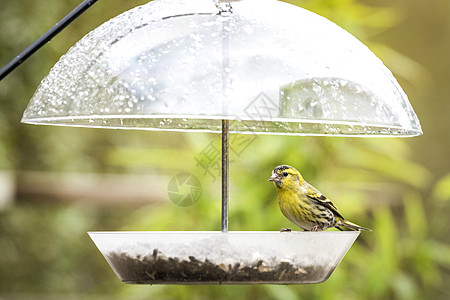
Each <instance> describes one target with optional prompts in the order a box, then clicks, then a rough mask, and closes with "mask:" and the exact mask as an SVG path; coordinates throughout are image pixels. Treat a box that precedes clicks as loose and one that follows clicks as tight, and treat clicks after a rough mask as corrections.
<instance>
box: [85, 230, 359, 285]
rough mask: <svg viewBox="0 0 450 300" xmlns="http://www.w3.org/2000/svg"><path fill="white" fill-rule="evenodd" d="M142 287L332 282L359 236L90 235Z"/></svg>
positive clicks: (118, 272) (125, 276)
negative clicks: (330, 280)
mask: <svg viewBox="0 0 450 300" xmlns="http://www.w3.org/2000/svg"><path fill="white" fill-rule="evenodd" d="M89 235H90V237H91V238H92V240H93V241H94V243H95V244H96V246H97V247H98V249H99V250H100V251H101V253H102V254H103V256H104V257H105V258H106V260H107V261H108V263H109V264H110V266H111V268H112V269H113V270H114V272H115V273H116V275H117V277H119V279H120V280H122V281H123V282H126V283H136V284H158V283H165V284H249V283H255V284H256V283H258V284H298V283H319V282H323V281H325V280H327V279H328V277H329V276H330V275H331V273H332V272H333V271H334V269H335V268H336V267H337V265H338V264H339V262H340V261H341V259H342V258H343V257H344V255H345V253H347V251H348V249H349V248H350V246H351V245H352V244H353V242H354V241H355V239H356V238H357V237H358V235H359V231H344V232H336V231H329V232H281V233H280V232H267V231H266V232H258V231H252V232H243V231H233V232H228V233H222V232H219V231H217V232H214V231H199V232H192V231H189V232H183V231H180V232H155V231H153V232H90V233H89Z"/></svg>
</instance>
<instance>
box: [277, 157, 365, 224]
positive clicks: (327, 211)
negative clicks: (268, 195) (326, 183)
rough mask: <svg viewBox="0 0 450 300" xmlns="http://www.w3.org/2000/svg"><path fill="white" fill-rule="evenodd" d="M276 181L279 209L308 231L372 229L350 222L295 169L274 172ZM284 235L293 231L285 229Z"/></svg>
mask: <svg viewBox="0 0 450 300" xmlns="http://www.w3.org/2000/svg"><path fill="white" fill-rule="evenodd" d="M268 180H269V181H272V182H273V183H274V185H275V187H276V189H277V191H278V205H279V206H280V209H281V212H282V213H283V215H284V216H285V217H286V218H288V219H289V220H290V221H291V222H292V223H294V224H295V225H297V226H298V227H300V228H302V229H304V230H305V231H319V230H326V229H328V228H331V227H336V228H337V229H339V230H342V229H341V228H340V227H346V228H348V229H351V230H367V231H372V230H370V229H367V228H364V227H361V226H359V225H356V224H354V223H352V222H350V221H347V220H346V219H345V218H344V217H343V216H342V215H341V213H340V212H339V211H338V209H337V207H336V206H335V205H334V204H333V203H332V202H331V201H330V200H329V199H328V198H327V197H325V196H324V195H322V193H321V192H319V191H318V190H317V189H316V188H315V187H313V186H312V185H310V184H309V183H307V182H306V181H305V180H304V179H303V177H302V175H300V173H299V172H298V171H297V170H296V169H294V168H293V167H291V166H287V165H281V166H278V167H276V168H275V169H273V171H272V176H271V177H270V178H269V179H268ZM281 231H290V229H289V228H288V229H282V230H281Z"/></svg>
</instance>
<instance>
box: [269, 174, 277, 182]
mask: <svg viewBox="0 0 450 300" xmlns="http://www.w3.org/2000/svg"><path fill="white" fill-rule="evenodd" d="M267 181H277V175H272V176H270V177H269V179H267Z"/></svg>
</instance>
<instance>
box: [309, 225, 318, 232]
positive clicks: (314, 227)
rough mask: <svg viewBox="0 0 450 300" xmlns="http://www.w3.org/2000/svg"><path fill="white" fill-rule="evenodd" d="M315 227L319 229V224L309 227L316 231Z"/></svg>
mask: <svg viewBox="0 0 450 300" xmlns="http://www.w3.org/2000/svg"><path fill="white" fill-rule="evenodd" d="M317 229H319V225H314V226H313V227H311V231H313V232H316V231H317Z"/></svg>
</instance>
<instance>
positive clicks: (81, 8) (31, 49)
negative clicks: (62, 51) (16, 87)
mask: <svg viewBox="0 0 450 300" xmlns="http://www.w3.org/2000/svg"><path fill="white" fill-rule="evenodd" d="M95 2H97V0H85V1H83V3H81V4H80V5H78V6H77V7H76V8H75V9H74V10H72V11H71V12H70V13H69V14H68V15H66V16H65V17H64V18H62V19H61V21H59V22H58V23H56V24H55V25H54V26H53V27H52V28H50V30H48V31H47V32H46V33H44V34H43V35H42V36H41V37H40V38H39V39H37V40H36V41H35V42H34V43H33V44H31V45H30V46H28V48H26V49H25V50H24V51H22V53H20V54H19V55H17V56H16V57H15V58H13V59H12V60H11V61H10V62H9V63H8V64H6V65H5V66H4V67H3V68H1V69H0V80H2V79H3V78H5V77H6V76H7V75H8V74H9V73H11V72H12V71H13V70H14V69H15V68H17V67H18V66H19V65H20V64H21V63H23V62H24V61H25V60H26V59H27V58H29V57H30V56H31V55H33V54H34V53H35V52H36V51H37V50H39V48H41V47H42V46H44V45H45V44H46V43H47V42H49V41H50V40H51V39H52V38H53V37H55V36H56V35H57V34H58V33H60V32H61V31H62V30H63V29H64V28H66V26H67V25H69V24H70V23H72V21H73V20H75V19H76V18H78V17H79V16H80V15H81V14H82V13H83V12H85V11H86V10H87V9H88V8H89V7H91V6H92V5H93V4H94V3H95Z"/></svg>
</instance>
